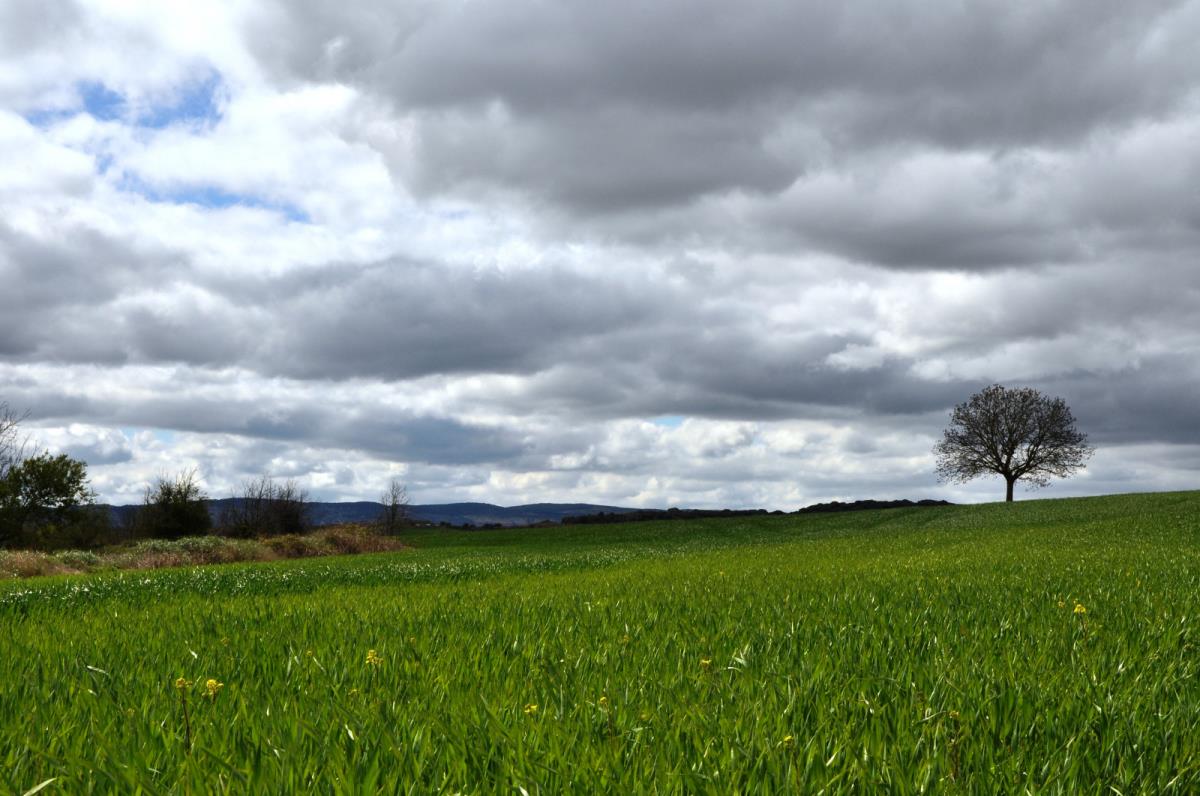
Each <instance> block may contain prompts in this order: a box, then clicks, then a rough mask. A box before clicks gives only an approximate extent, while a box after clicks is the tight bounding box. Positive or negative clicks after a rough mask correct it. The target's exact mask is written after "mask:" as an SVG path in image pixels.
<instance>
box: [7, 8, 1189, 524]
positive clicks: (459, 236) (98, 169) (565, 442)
mask: <svg viewBox="0 0 1200 796" xmlns="http://www.w3.org/2000/svg"><path fill="white" fill-rule="evenodd" d="M1196 41H1200V2H1117V1H1116V0H1087V1H1086V2H1084V0H1076V2H1053V1H1052V0H1051V1H1050V2H1044V3H1012V2H1007V0H1005V1H1003V2H1001V1H1000V0H997V1H996V2H974V3H961V2H948V1H947V0H897V2H892V3H878V2H874V1H872V2H863V1H862V0H847V1H846V2H839V3H827V2H815V0H813V1H810V2H793V0H746V2H738V3H730V2H727V0H723V1H722V2H716V1H715V0H692V1H690V2H678V1H677V0H658V1H657V2H653V3H646V2H642V1H641V0H637V1H636V2H635V1H633V0H608V1H607V2H603V3H597V2H592V1H591V0H559V1H558V2H539V1H538V0H437V2H403V3H401V2H392V1H391V0H389V1H388V2H376V3H369V2H361V3H358V2H356V3H346V2H332V1H329V0H288V1H287V2H283V1H282V0H245V1H243V2H218V1H217V0H214V1H213V2H205V3H196V2H167V1H165V0H162V1H159V2H154V3H129V2H117V1H116V0H107V1H99V0H98V1H95V2H93V1H91V0H87V1H85V0H79V1H78V2H75V1H73V0H5V2H3V3H0V152H2V153H3V156H2V160H0V402H7V403H8V404H9V405H10V406H11V407H13V408H16V409H18V410H24V409H28V410H29V412H30V416H29V419H28V420H27V422H26V430H27V431H30V432H31V433H32V434H33V435H34V437H35V440H36V441H37V443H38V444H40V445H43V446H45V447H47V448H48V449H50V450H53V451H57V452H66V453H69V454H71V455H73V456H77V457H79V458H82V459H84V460H85V461H87V463H88V465H89V472H90V474H91V476H92V481H93V485H94V487H95V488H96V490H97V491H98V492H99V494H100V497H101V499H102V500H104V501H107V502H113V503H129V502H137V501H138V500H139V499H140V498H141V495H142V493H143V490H144V489H145V486H146V484H147V483H148V482H149V481H151V480H153V479H155V478H156V477H159V476H163V475H170V474H173V473H177V472H180V471H182V470H187V469H194V470H195V471H196V472H197V474H198V475H199V478H200V480H201V481H202V483H203V485H204V487H205V488H206V489H207V491H208V493H209V494H211V495H213V496H214V497H221V496H225V495H228V494H231V493H232V492H233V491H234V490H236V488H237V486H238V485H239V484H241V483H242V482H244V481H246V480H247V479H249V478H252V477H255V476H258V475H262V474H267V475H270V476H273V477H276V478H294V479H296V480H297V482H298V483H299V484H301V485H302V486H303V487H305V488H307V489H308V490H309V493H310V495H311V496H312V497H314V498H318V499H323V500H353V499H375V498H377V497H378V496H379V494H380V493H381V492H382V490H383V488H384V486H385V485H386V484H387V483H388V482H389V481H390V480H391V479H393V478H398V479H400V480H401V481H403V482H404V483H406V484H407V485H408V489H409V493H410V495H411V497H412V499H413V501H414V502H417V503H437V502H450V501H460V500H480V501H488V502H494V503H500V504H504V505H515V504H520V503H528V502H543V501H555V502H559V501H572V502H574V501H587V502H594V503H603V504H608V505H622V506H659V507H665V506H688V507H764V508H769V509H785V510H790V509H794V508H797V507H799V506H803V505H806V504H809V503H813V502H818V501H824V500H831V499H841V500H852V499H857V498H876V499H887V498H912V499H918V498H946V499H950V500H955V501H968V502H973V501H986V500H995V499H999V498H1001V497H1002V496H1003V482H1002V480H1001V479H999V478H994V479H980V480H978V481H975V482H972V483H970V484H966V485H950V484H939V483H938V482H937V480H936V478H935V475H934V466H933V455H932V452H931V449H932V447H933V444H934V442H935V441H936V440H937V439H938V437H939V435H940V433H941V430H942V429H943V428H944V427H945V425H946V421H947V418H948V416H949V412H950V410H951V409H952V408H953V406H954V405H955V404H957V403H959V402H961V401H964V400H965V399H966V398H968V397H969V396H970V395H971V394H972V393H973V392H975V391H977V390H978V389H980V388H982V387H984V386H986V385H988V384H991V383H994V382H999V383H1003V384H1005V385H1008V386H1023V385H1028V386H1032V387H1035V388H1037V389H1039V390H1042V391H1044V392H1046V393H1047V394H1049V395H1053V396H1058V397H1062V398H1064V399H1065V400H1066V401H1067V403H1068V404H1069V405H1070V406H1071V408H1072V410H1073V411H1074V414H1075V416H1076V418H1077V419H1078V422H1079V427H1080V428H1081V429H1082V430H1083V431H1085V432H1087V433H1088V435H1089V438H1090V440H1091V442H1092V443H1093V444H1094V445H1095V446H1096V448H1097V452H1096V455H1095V456H1094V458H1093V459H1092V461H1091V463H1090V465H1089V466H1088V468H1087V470H1086V471H1085V472H1082V473H1080V474H1078V475H1077V476H1076V477H1074V478H1072V479H1069V480H1065V481H1059V482H1056V483H1055V484H1053V485H1052V486H1050V487H1048V488H1047V489H1045V490H1041V491H1038V492H1035V493H1028V492H1023V491H1020V489H1018V495H1017V497H1018V499H1027V498H1029V497H1063V496H1070V495H1089V494H1104V493H1111V492H1130V491H1150V490H1174V489H1194V488H1197V487H1200V400H1198V396H1200V188H1198V186H1200V51H1198V50H1197V48H1196V47H1195V43H1196Z"/></svg>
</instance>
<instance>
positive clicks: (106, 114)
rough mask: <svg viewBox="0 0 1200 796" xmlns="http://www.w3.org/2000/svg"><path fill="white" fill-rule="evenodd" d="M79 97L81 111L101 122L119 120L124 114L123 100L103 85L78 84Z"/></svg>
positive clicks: (91, 83)
mask: <svg viewBox="0 0 1200 796" xmlns="http://www.w3.org/2000/svg"><path fill="white" fill-rule="evenodd" d="M79 96H80V98H81V99H82V100H83V110H84V111H85V112H87V113H88V114H90V115H92V116H94V117H96V118H97V119H100V120H101V121H105V122H111V121H114V120H117V119H120V118H121V115H122V114H123V113H124V112H125V98H124V97H122V96H121V95H120V94H118V93H117V92H115V91H113V90H112V89H110V88H108V86H106V85H104V84H103V83H93V82H90V81H89V82H83V83H80V84H79Z"/></svg>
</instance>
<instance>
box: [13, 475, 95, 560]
mask: <svg viewBox="0 0 1200 796" xmlns="http://www.w3.org/2000/svg"><path fill="white" fill-rule="evenodd" d="M95 503H96V493H95V492H93V491H92V488H91V486H89V484H88V477H87V465H86V464H85V463H84V462H81V461H79V460H78V459H72V458H71V457H70V456H68V455H66V454H63V453H60V454H57V455H54V454H50V453H38V454H36V455H33V456H28V457H25V458H23V459H21V460H20V461H18V462H16V463H14V464H11V465H10V466H9V467H8V468H7V472H6V473H5V474H4V477H3V479H0V546H7V547H15V546H21V547H36V548H41V549H55V548H63V547H92V546H94V545H96V544H98V543H100V542H102V541H103V539H104V537H105V536H106V532H107V531H108V514H107V512H106V511H104V510H103V509H101V508H99V507H97V506H96V505H95Z"/></svg>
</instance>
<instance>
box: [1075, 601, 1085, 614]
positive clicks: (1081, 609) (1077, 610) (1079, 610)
mask: <svg viewBox="0 0 1200 796" xmlns="http://www.w3.org/2000/svg"><path fill="white" fill-rule="evenodd" d="M1075 613H1077V614H1086V613H1087V609H1086V608H1084V607H1083V603H1075Z"/></svg>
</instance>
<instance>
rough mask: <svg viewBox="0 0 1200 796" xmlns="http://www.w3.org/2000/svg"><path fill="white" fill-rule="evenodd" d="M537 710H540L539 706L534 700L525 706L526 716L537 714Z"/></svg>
mask: <svg viewBox="0 0 1200 796" xmlns="http://www.w3.org/2000/svg"><path fill="white" fill-rule="evenodd" d="M537 712H538V706H537V705H535V704H533V703H532V702H531V703H529V704H528V705H526V706H525V715H526V716H536V715H537Z"/></svg>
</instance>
